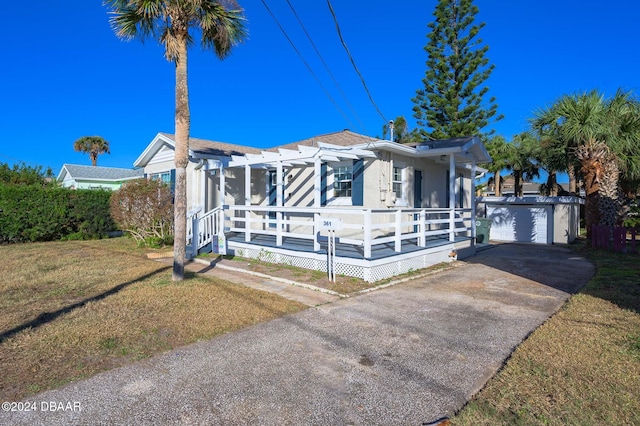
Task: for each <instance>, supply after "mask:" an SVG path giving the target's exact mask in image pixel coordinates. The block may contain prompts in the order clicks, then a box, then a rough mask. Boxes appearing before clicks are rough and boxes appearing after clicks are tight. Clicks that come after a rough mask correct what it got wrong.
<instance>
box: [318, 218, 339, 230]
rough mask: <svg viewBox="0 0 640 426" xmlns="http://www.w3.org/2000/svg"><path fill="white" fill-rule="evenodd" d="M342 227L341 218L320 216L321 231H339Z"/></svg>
mask: <svg viewBox="0 0 640 426" xmlns="http://www.w3.org/2000/svg"><path fill="white" fill-rule="evenodd" d="M341 229H342V219H336V218H320V230H321V231H339V230H341Z"/></svg>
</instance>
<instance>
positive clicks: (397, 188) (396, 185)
mask: <svg viewBox="0 0 640 426" xmlns="http://www.w3.org/2000/svg"><path fill="white" fill-rule="evenodd" d="M392 184H393V192H394V193H395V194H396V199H397V200H400V199H402V198H404V197H403V195H404V194H403V192H402V186H403V185H402V168H401V167H394V168H393V178H392Z"/></svg>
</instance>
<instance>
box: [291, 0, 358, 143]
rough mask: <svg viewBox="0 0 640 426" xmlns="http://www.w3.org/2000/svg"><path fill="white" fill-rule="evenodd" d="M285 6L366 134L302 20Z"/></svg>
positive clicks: (292, 9)
mask: <svg viewBox="0 0 640 426" xmlns="http://www.w3.org/2000/svg"><path fill="white" fill-rule="evenodd" d="M286 1H287V4H288V5H289V8H290V9H291V11H292V12H293V15H294V16H295V17H296V19H297V20H298V23H299V24H300V26H301V27H302V30H303V31H304V33H305V35H306V36H307V39H308V40H309V43H311V46H313V50H315V52H316V54H317V55H318V58H320V61H321V62H322V65H324V69H325V70H327V73H328V74H329V76H330V77H331V80H333V83H334V84H335V85H336V87H337V88H338V91H339V92H340V95H342V98H343V99H344V101H345V102H346V104H347V106H348V107H349V109H350V110H351V112H352V113H353V115H354V116H355V117H356V120H358V123H359V124H360V128H361V129H362V130H364V132H365V133H366V129H365V126H364V124H362V121H361V120H360V117H359V116H358V114H357V113H356V111H355V110H354V109H353V107H352V106H351V103H350V102H349V99H347V96H346V95H345V94H344V92H343V91H342V88H341V87H340V85H339V84H338V82H337V80H336V78H335V77H334V76H333V73H331V70H330V69H329V66H328V65H327V63H326V62H325V60H324V58H323V57H322V55H321V54H320V51H319V50H318V47H317V46H316V44H315V43H314V42H313V39H312V38H311V35H310V34H309V32H308V31H307V28H306V27H305V26H304V24H303V23H302V19H300V17H299V16H298V13H297V12H296V10H295V9H294V7H293V5H292V4H291V2H290V1H289V0H286Z"/></svg>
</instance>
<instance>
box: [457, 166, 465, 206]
mask: <svg viewBox="0 0 640 426" xmlns="http://www.w3.org/2000/svg"><path fill="white" fill-rule="evenodd" d="M458 182H460V189H459V190H458V191H459V192H460V193H459V194H458V207H460V208H461V209H463V208H464V176H463V174H462V173H460V176H459V177H458Z"/></svg>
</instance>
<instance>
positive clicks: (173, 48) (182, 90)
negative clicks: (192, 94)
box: [105, 0, 247, 280]
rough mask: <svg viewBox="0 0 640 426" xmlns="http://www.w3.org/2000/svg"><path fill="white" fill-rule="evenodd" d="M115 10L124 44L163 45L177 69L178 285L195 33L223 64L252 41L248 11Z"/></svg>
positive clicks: (178, 5)
mask: <svg viewBox="0 0 640 426" xmlns="http://www.w3.org/2000/svg"><path fill="white" fill-rule="evenodd" d="M105 4H106V5H107V6H108V7H109V8H110V9H111V12H110V13H111V15H112V17H111V20H110V21H111V25H112V26H113V29H114V31H115V33H116V35H117V36H118V37H119V38H122V39H125V40H129V39H132V38H139V39H141V40H144V39H146V38H155V39H157V40H158V41H159V42H160V43H161V44H162V45H163V46H164V49H165V57H166V58H167V60H168V61H170V62H174V63H175V65H176V80H175V94H176V117H175V126H176V128H175V135H176V136H175V142H176V145H175V166H176V182H175V201H174V250H173V279H174V280H182V279H183V278H184V261H185V254H186V238H187V181H186V167H187V164H188V161H189V129H190V126H191V116H190V111H189V91H188V85H187V48H188V47H189V46H190V45H191V44H192V43H193V38H192V35H191V32H197V33H198V34H199V35H200V36H201V44H202V48H203V49H205V50H206V49H211V50H213V51H214V52H215V54H216V55H217V56H218V58H220V59H224V58H226V57H227V56H228V55H229V54H230V53H231V48H232V47H233V46H235V45H237V44H238V43H241V42H242V41H244V39H245V38H246V36H247V32H246V29H245V18H244V16H243V13H242V9H241V8H240V7H239V5H238V4H237V3H236V2H235V1H234V0H225V1H213V0H105Z"/></svg>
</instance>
